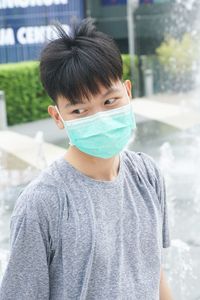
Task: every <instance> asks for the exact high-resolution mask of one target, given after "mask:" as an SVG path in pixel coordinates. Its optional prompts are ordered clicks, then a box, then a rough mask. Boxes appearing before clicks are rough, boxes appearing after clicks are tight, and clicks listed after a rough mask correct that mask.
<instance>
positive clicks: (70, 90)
mask: <svg viewBox="0 0 200 300" xmlns="http://www.w3.org/2000/svg"><path fill="white" fill-rule="evenodd" d="M54 26H55V27H54V28H55V29H56V31H57V32H58V38H57V39H55V40H52V41H50V42H49V43H48V44H47V45H46V46H45V47H44V49H43V50H42V52H41V55H40V78H41V82H42V84H43V86H44V88H45V90H46V92H47V93H48V95H49V96H50V97H51V98H52V99H53V101H54V102H57V97H58V96H63V97H65V98H67V99H68V100H69V101H70V102H71V103H72V104H76V103H80V102H83V101H82V100H83V99H84V98H86V99H87V100H89V96H90V95H96V94H98V93H99V85H100V84H102V85H103V86H104V87H106V88H109V87H111V85H112V82H114V81H117V80H121V79H122V59H121V54H120V51H119V49H118V47H117V45H116V44H115V42H114V40H113V39H112V38H111V37H110V36H108V35H106V34H105V33H103V32H100V31H98V30H97V29H96V27H95V25H94V20H93V19H92V18H86V19H83V20H82V21H81V22H80V24H79V25H75V27H74V29H73V33H71V34H68V33H67V32H65V30H64V29H63V27H62V25H61V24H60V23H59V22H56V23H55V24H54Z"/></svg>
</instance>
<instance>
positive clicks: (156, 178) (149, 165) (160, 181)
mask: <svg viewBox="0 0 200 300" xmlns="http://www.w3.org/2000/svg"><path fill="white" fill-rule="evenodd" d="M138 154H139V155H140V157H141V158H142V160H143V162H144V164H145V167H146V171H147V174H148V177H149V180H150V181H151V184H153V185H154V186H155V190H156V193H157V195H158V199H159V202H160V205H161V215H162V247H163V248H168V247H170V246H171V241H170V230H169V221H168V206H167V196H166V184H165V179H164V176H163V174H162V172H161V169H160V167H158V165H157V164H156V162H155V161H154V159H153V158H152V157H151V156H149V155H148V154H146V153H143V152H138Z"/></svg>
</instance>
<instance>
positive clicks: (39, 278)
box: [0, 150, 170, 300]
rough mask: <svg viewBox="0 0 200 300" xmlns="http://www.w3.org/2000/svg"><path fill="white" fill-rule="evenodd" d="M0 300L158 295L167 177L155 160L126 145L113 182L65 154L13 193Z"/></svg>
mask: <svg viewBox="0 0 200 300" xmlns="http://www.w3.org/2000/svg"><path fill="white" fill-rule="evenodd" d="M10 224H11V236H10V246H11V252H10V258H9V262H8V266H7V269H6V271H5V274H4V277H3V281H2V285H1V290H0V299H1V300H46V299H51V300H68V299H81V300H85V299H86V300H92V299H98V300H128V299H132V300H158V299H159V282H160V268H161V265H162V247H163V248H166V247H169V246H170V235H169V228H168V218H167V206H166V192H165V183H164V179H163V176H162V174H161V173H160V169H159V168H158V166H157V165H156V163H155V162H154V160H153V159H152V158H151V157H150V156H149V155H147V154H145V153H143V152H134V151H129V150H124V151H123V152H121V153H120V169H119V173H118V176H117V177H116V178H115V180H113V181H100V180H95V179H92V178H90V177H88V176H86V175H84V174H83V173H81V172H80V171H78V170H77V169H75V168H74V167H73V166H72V165H70V164H69V163H68V162H67V161H66V160H65V159H64V158H63V157H60V158H59V159H57V160H56V161H55V162H54V163H53V164H51V166H49V167H48V168H46V169H45V170H43V171H42V172H41V173H40V175H39V176H38V177H37V178H36V179H35V180H33V181H32V182H31V183H30V184H29V185H28V186H27V187H26V188H25V190H24V191H23V193H22V194H21V195H20V197H19V198H18V200H17V202H16V205H15V208H14V211H13V214H12V216H11V223H10Z"/></svg>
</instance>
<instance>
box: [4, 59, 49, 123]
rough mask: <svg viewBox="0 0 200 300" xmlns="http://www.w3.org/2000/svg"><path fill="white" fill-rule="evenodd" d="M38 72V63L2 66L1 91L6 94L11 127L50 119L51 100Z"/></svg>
mask: <svg viewBox="0 0 200 300" xmlns="http://www.w3.org/2000/svg"><path fill="white" fill-rule="evenodd" d="M38 70H39V69H38V62H21V63H13V64H5V65H0V90H3V91H4V92H5V96H6V107H7V118H8V124H9V125H14V124H19V123H25V122H30V121H34V120H38V119H43V118H46V117H48V113H47V106H48V105H49V104H50V103H51V100H50V98H49V97H48V96H47V94H46V93H45V91H44V89H43V87H42V85H41V83H40V80H39V72H38Z"/></svg>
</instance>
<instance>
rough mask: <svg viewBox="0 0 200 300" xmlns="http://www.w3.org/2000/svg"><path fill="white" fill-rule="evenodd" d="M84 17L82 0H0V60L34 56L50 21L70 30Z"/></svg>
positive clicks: (48, 33)
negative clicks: (72, 25) (73, 24)
mask: <svg viewBox="0 0 200 300" xmlns="http://www.w3.org/2000/svg"><path fill="white" fill-rule="evenodd" d="M83 17H84V8H83V1H82V0H0V63H5V62H14V61H22V60H32V59H37V58H38V57H39V52H40V50H41V47H42V45H43V44H44V42H46V41H48V40H51V39H53V38H56V32H55V30H53V28H52V26H51V25H52V23H53V21H55V20H58V21H59V22H60V23H61V24H62V25H63V27H64V29H65V30H66V31H67V32H69V31H70V25H71V24H72V23H73V22H74V21H75V20H76V21H78V22H79V21H80V20H81V19H82V18H83Z"/></svg>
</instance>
